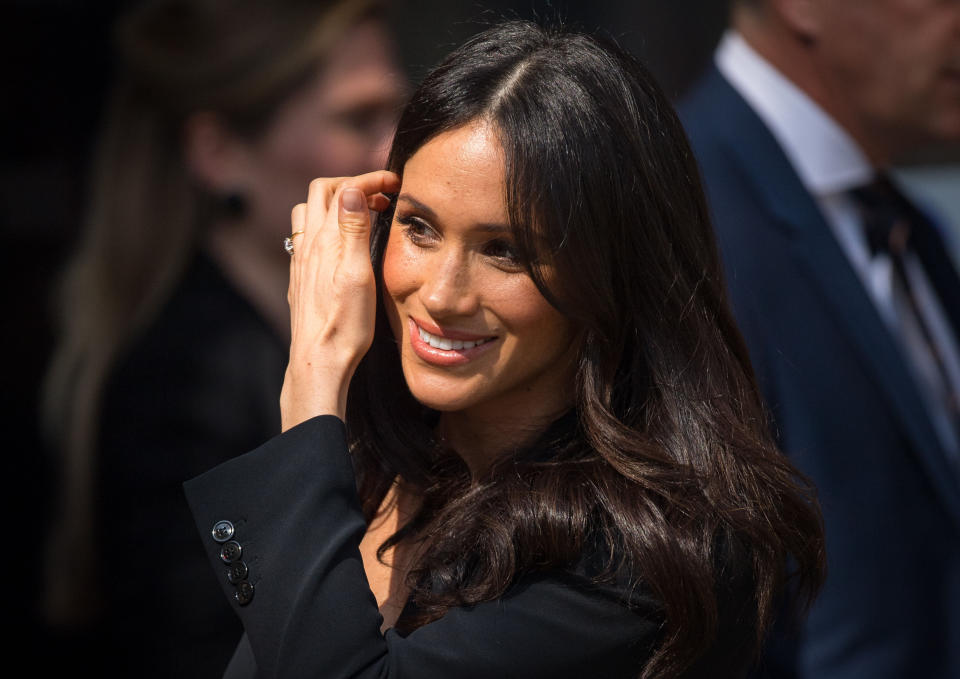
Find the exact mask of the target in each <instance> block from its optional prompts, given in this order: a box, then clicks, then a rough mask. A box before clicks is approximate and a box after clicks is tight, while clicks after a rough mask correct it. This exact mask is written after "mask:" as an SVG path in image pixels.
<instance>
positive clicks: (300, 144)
mask: <svg viewBox="0 0 960 679" xmlns="http://www.w3.org/2000/svg"><path fill="white" fill-rule="evenodd" d="M330 54H331V56H330V58H329V60H328V61H327V63H326V64H325V67H324V68H323V69H322V70H321V71H320V72H319V73H318V74H317V75H316V76H315V77H314V78H313V79H312V80H310V81H309V82H308V83H306V84H305V85H304V86H303V88H302V89H301V90H300V91H298V92H297V93H295V94H294V95H293V96H291V97H290V99H289V100H287V101H286V102H284V103H283V104H282V105H281V106H280V108H279V109H278V111H277V112H276V113H275V115H274V117H273V119H272V121H271V122H270V124H269V125H268V127H267V129H266V130H265V131H264V133H263V134H262V135H261V136H260V137H258V138H257V139H256V140H255V142H254V143H253V144H252V145H251V146H250V147H249V149H248V153H249V163H248V166H249V172H248V175H247V176H246V177H244V181H242V182H240V186H239V188H241V189H243V190H244V191H245V192H247V193H249V194H250V196H249V197H250V199H251V200H250V204H251V210H252V213H253V214H251V221H253V222H255V223H256V224H259V225H262V229H263V235H264V237H265V241H266V242H267V243H270V244H275V243H278V242H280V240H282V238H283V236H285V235H287V234H288V233H289V231H290V209H291V208H292V207H293V206H294V205H296V204H297V203H299V202H302V201H303V195H304V194H303V191H304V188H303V187H305V186H306V185H307V184H308V183H309V182H310V180H311V179H314V178H316V177H345V176H351V175H357V174H362V173H364V172H370V171H372V170H379V169H383V167H385V165H386V159H387V153H388V152H389V150H390V140H391V139H392V137H393V131H394V127H395V124H396V120H397V114H398V113H399V110H400V106H401V103H402V101H403V97H404V87H405V83H404V80H403V78H402V77H401V75H400V68H399V67H398V65H397V63H396V61H395V60H394V56H393V51H392V46H391V42H390V37H389V35H388V34H387V32H386V30H385V28H384V26H383V25H382V24H381V23H380V22H378V21H374V20H371V21H367V22H364V23H361V24H359V25H357V26H355V27H353V28H351V29H350V30H349V31H347V32H346V33H345V34H344V35H343V37H342V38H341V39H340V41H339V42H338V43H337V45H336V46H335V47H334V48H333V49H332V50H331V52H330ZM275 249H276V251H277V252H278V253H279V255H278V256H280V257H285V256H286V255H285V253H284V252H283V250H282V249H281V248H275Z"/></svg>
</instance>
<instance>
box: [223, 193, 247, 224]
mask: <svg viewBox="0 0 960 679" xmlns="http://www.w3.org/2000/svg"><path fill="white" fill-rule="evenodd" d="M221 203H222V210H223V214H224V216H226V217H230V218H231V219H240V218H241V217H243V216H244V215H246V214H247V207H248V206H247V197H246V196H245V195H243V193H242V192H240V191H229V192H228V193H227V194H226V195H225V196H223V198H222V199H221Z"/></svg>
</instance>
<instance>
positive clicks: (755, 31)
mask: <svg viewBox="0 0 960 679" xmlns="http://www.w3.org/2000/svg"><path fill="white" fill-rule="evenodd" d="M681 112H682V115H683V118H684V121H685V124H686V126H687V129H688V132H689V134H690V136H691V140H692V142H693V145H694V149H695V152H696V153H697V156H698V160H699V162H700V164H701V168H702V172H703V176H704V180H705V183H706V188H707V192H708V195H709V198H710V202H711V208H712V210H713V215H714V220H715V223H716V229H717V234H718V238H719V242H720V247H721V250H722V254H723V257H724V260H725V264H726V271H727V277H728V285H729V287H730V290H731V295H732V298H733V303H734V306H735V310H736V313H737V316H738V319H739V321H740V323H741V327H742V329H743V331H744V334H745V336H746V339H747V342H748V344H749V347H750V351H751V356H752V359H753V361H754V366H755V369H756V371H757V376H758V378H759V380H760V382H761V386H762V388H763V390H764V392H765V394H766V397H767V400H768V405H769V407H770V414H771V416H772V420H773V424H774V426H775V428H776V432H777V434H778V436H779V439H780V442H781V445H782V447H783V449H784V450H785V451H786V452H787V453H788V454H789V455H790V456H791V457H792V459H793V460H794V461H795V462H796V464H797V465H798V466H799V467H800V469H801V470H803V472H804V473H806V474H807V475H808V476H809V477H810V479H811V480H812V481H813V483H814V484H815V485H816V486H817V488H818V490H819V494H820V499H821V502H822V505H823V511H824V517H825V522H826V530H827V550H828V552H827V556H828V564H829V568H828V579H827V584H826V586H825V589H824V591H823V592H822V594H821V596H820V598H819V600H818V601H817V603H816V604H815V605H814V607H813V609H812V611H811V614H810V616H809V617H808V618H807V620H806V621H805V623H804V624H803V626H802V628H800V629H797V628H796V627H793V626H791V625H789V624H788V623H787V622H786V621H785V622H784V625H783V629H781V630H778V631H777V633H776V635H775V638H774V640H773V641H772V642H771V645H770V650H769V653H768V655H767V657H766V658H765V659H764V662H763V665H762V671H763V672H764V673H765V674H767V675H770V676H798V677H817V679H834V678H840V677H843V678H848V677H871V678H873V679H880V678H883V677H890V678H893V677H897V678H902V677H958V676H960V433H958V432H960V409H958V408H960V349H958V345H960V278H958V276H957V270H956V265H955V263H954V262H952V261H950V259H949V257H948V256H947V255H946V254H945V251H946V250H945V247H944V242H943V234H942V233H941V231H940V229H938V227H937V225H935V224H933V223H932V222H931V221H930V220H929V219H928V218H927V217H926V216H925V215H924V214H923V213H922V212H921V211H920V210H918V209H917V208H916V207H915V206H913V205H912V204H911V203H910V202H909V201H908V200H907V199H906V198H905V197H904V196H903V195H902V193H900V192H899V191H898V190H897V187H896V185H895V183H894V182H893V181H891V179H890V177H889V176H888V175H887V172H886V170H887V168H888V167H889V166H890V164H891V163H893V162H895V161H897V160H898V159H901V158H902V157H903V156H904V155H905V154H907V153H910V152H913V151H915V150H916V149H918V148H920V147H921V146H922V145H925V144H927V143H930V142H932V141H935V140H960V3H957V2H949V1H948V2H945V1H943V0H875V1H874V2H863V1H862V0H735V1H734V6H733V10H732V27H731V30H730V31H728V32H727V34H726V35H725V36H724V38H723V39H722V41H721V43H720V46H719V47H718V49H717V52H716V55H715V66H714V67H713V68H712V69H710V71H709V72H708V73H707V74H706V75H705V76H704V78H703V79H702V80H701V81H700V82H699V83H698V84H697V85H696V86H695V87H694V88H693V89H692V90H691V92H690V93H689V95H688V97H687V98H686V99H685V101H684V102H683V103H682V105H681Z"/></svg>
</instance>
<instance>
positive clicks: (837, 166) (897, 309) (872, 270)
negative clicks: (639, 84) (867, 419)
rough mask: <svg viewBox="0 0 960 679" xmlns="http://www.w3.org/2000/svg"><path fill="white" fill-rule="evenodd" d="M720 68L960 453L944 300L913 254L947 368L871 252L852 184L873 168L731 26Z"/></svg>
mask: <svg viewBox="0 0 960 679" xmlns="http://www.w3.org/2000/svg"><path fill="white" fill-rule="evenodd" d="M715 62H716V65H717V68H718V69H719V70H720V72H721V73H722V74H723V76H724V77H725V78H726V79H727V81H729V83H730V84H731V85H732V86H733V88H734V89H735V90H737V92H738V93H739V94H740V96H742V97H743V98H744V100H746V102H747V103H748V104H749V105H750V107H751V108H752V109H753V110H754V111H755V112H756V114H757V115H758V116H759V117H760V119H761V120H763V122H764V124H766V126H767V127H768V128H769V129H770V132H771V133H772V134H773V136H774V138H776V140H777V142H778V143H779V144H780V146H781V148H782V149H783V151H784V153H785V154H786V156H787V159H788V160H789V161H790V163H791V165H792V166H793V168H794V170H795V171H796V172H797V175H799V177H800V181H801V182H802V183H803V185H804V187H806V189H807V191H808V192H809V193H810V194H811V195H812V196H813V198H814V200H815V201H816V202H817V205H819V207H820V210H821V212H822V213H823V216H824V218H825V219H826V221H827V223H828V224H829V225H830V227H831V229H832V230H833V234H834V236H835V237H836V239H837V242H838V243H839V245H840V248H841V249H842V250H843V252H844V253H845V254H846V256H847V258H848V259H849V260H850V264H851V266H852V267H853V269H854V271H856V273H857V275H858V276H859V278H860V280H861V282H862V283H863V286H864V288H865V289H866V291H867V293H868V294H869V296H870V298H871V300H873V303H874V305H875V306H876V308H877V311H878V312H879V314H880V316H881V318H882V319H883V321H884V323H885V324H886V325H887V327H888V328H889V329H890V332H891V333H892V334H893V335H894V337H895V338H896V339H897V341H898V343H899V344H900V346H901V348H902V349H903V352H904V354H905V355H906V356H907V358H908V365H909V366H910V369H911V371H912V373H913V376H914V378H915V380H916V382H917V384H918V386H919V387H920V391H921V393H922V394H923V397H924V399H925V401H926V405H927V407H928V411H929V412H930V416H931V420H932V421H933V424H934V427H935V429H936V430H937V434H938V436H939V438H940V439H941V441H942V442H943V445H944V447H945V448H946V450H947V451H948V453H949V454H951V455H952V456H953V457H954V458H955V459H957V458H958V457H960V440H958V436H957V429H956V424H955V423H954V416H953V414H952V413H951V412H950V409H949V408H948V406H947V393H948V385H950V386H952V389H953V392H954V393H957V394H960V347H958V338H956V337H954V335H953V332H952V330H951V328H950V323H949V320H948V318H947V316H946V314H945V313H944V310H943V307H942V306H941V304H940V300H939V298H938V297H937V295H936V293H935V292H934V290H933V287H932V286H931V284H930V281H929V279H928V278H927V276H926V274H925V273H924V271H923V267H922V265H921V264H920V261H919V260H918V259H917V257H916V255H914V254H912V253H909V254H908V255H907V258H906V262H905V268H906V270H907V276H908V279H909V281H910V286H911V288H912V290H913V291H914V297H915V299H916V300H917V304H918V306H919V307H920V310H921V314H922V315H923V320H924V322H925V323H926V325H927V327H928V328H929V330H930V332H931V334H932V335H933V340H934V342H935V343H936V345H937V349H938V353H939V354H940V356H941V358H942V360H943V362H944V364H945V366H944V368H945V370H946V373H947V374H946V380H948V381H946V380H945V379H944V375H943V372H942V371H941V370H940V369H939V368H938V366H937V363H936V360H935V359H934V356H933V355H932V353H931V351H930V349H929V347H928V345H927V343H926V341H925V340H924V337H923V334H922V331H921V330H920V326H919V324H918V321H917V317H916V314H915V313H914V312H913V309H912V307H911V306H910V305H909V302H908V300H907V299H906V297H905V293H904V291H903V290H902V288H901V286H900V285H899V284H897V283H896V278H895V276H894V271H893V265H892V262H891V261H890V258H889V257H887V256H886V255H883V254H880V255H878V256H871V253H870V249H869V246H868V245H867V239H866V235H865V234H864V231H863V226H862V223H861V218H860V214H859V211H858V209H857V206H856V204H855V203H854V201H853V199H852V198H851V197H850V196H849V195H848V191H850V190H851V189H854V188H856V187H859V186H864V185H866V184H869V183H870V182H871V181H872V180H873V178H874V176H875V175H876V171H875V170H874V168H873V167H872V166H871V165H870V162H869V161H868V160H867V157H866V155H865V154H864V153H863V151H862V150H861V149H860V147H859V146H857V144H856V142H855V141H854V140H853V138H852V137H851V136H850V135H849V134H848V133H847V132H846V130H844V129H843V128H842V127H841V126H840V125H839V124H838V123H837V122H836V121H835V120H833V118H831V117H830V116H829V115H828V114H827V113H826V112H825V111H824V110H823V109H822V108H820V106H819V105H817V104H816V102H814V101H813V99H811V98H810V97H809V96H808V95H807V94H806V93H805V92H803V90H801V89H800V88H799V87H797V86H796V85H795V84H794V83H793V82H791V81H790V80H789V79H788V78H787V77H786V76H784V75H783V74H782V73H780V72H779V71H778V70H777V69H776V68H774V66H773V65H772V64H770V63H769V62H768V61H766V60H765V59H764V58H763V57H762V56H760V55H759V54H758V53H757V52H756V51H755V50H753V49H752V48H751V47H750V45H748V44H747V42H746V41H745V40H744V39H743V37H742V36H740V35H739V34H738V33H736V32H735V31H727V33H726V34H725V35H724V36H723V38H722V40H721V41H720V44H719V46H718V47H717V51H716V54H715Z"/></svg>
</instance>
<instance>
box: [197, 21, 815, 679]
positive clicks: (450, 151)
mask: <svg viewBox="0 0 960 679" xmlns="http://www.w3.org/2000/svg"><path fill="white" fill-rule="evenodd" d="M388 168H389V170H388V171H384V172H376V173H371V174H367V175H361V176H358V177H352V178H346V179H344V178H341V179H320V180H316V181H314V182H313V183H312V184H311V186H310V190H309V194H308V198H307V202H306V203H305V204H301V205H298V206H297V207H296V208H295V209H294V211H293V218H292V230H293V232H300V235H298V236H297V244H296V250H295V253H294V255H293V259H292V262H291V285H290V292H289V300H290V303H291V320H292V342H291V351H290V362H289V365H288V368H287V373H286V379H285V381H284V387H283V394H282V397H281V412H282V418H283V427H284V430H285V432H284V433H283V434H282V435H280V436H279V437H277V438H275V439H273V440H271V441H270V442H269V443H267V444H266V445H265V446H263V447H261V448H259V449H257V450H255V451H253V452H252V453H249V454H247V455H245V456H242V457H240V458H237V459H236V460H234V461H232V462H231V463H228V464H227V465H223V466H221V467H218V468H216V469H214V470H212V471H210V472H208V473H207V474H205V475H203V476H201V477H199V478H197V479H194V480H193V481H191V482H189V483H188V484H187V485H186V488H187V496H188V499H189V501H190V503H191V506H192V509H193V511H194V516H195V519H196V521H197V525H198V526H199V527H200V529H201V532H202V533H203V534H205V535H207V536H209V535H210V530H211V527H213V534H212V539H210V537H207V538H206V539H207V542H208V545H209V555H210V559H211V561H212V562H213V563H214V565H215V567H216V568H222V567H223V561H224V560H226V561H229V562H230V563H232V564H233V563H237V562H239V563H242V564H243V568H240V569H239V570H240V572H241V573H242V577H239V578H237V577H231V578H228V579H225V580H224V584H223V586H224V588H225V591H226V592H227V594H228V595H229V596H231V597H232V599H233V601H234V603H235V606H236V610H237V612H238V614H239V616H240V618H241V620H242V621H243V623H244V627H245V630H246V634H245V636H244V638H243V640H242V641H241V644H240V645H239V646H238V649H237V653H236V655H235V656H234V659H233V661H232V663H231V665H230V667H229V668H228V671H227V675H228V676H230V677H250V676H254V675H256V676H270V677H304V676H316V677H320V676H342V677H363V678H366V677H371V678H372V677H401V678H402V677H418V678H431V677H450V676H458V677H476V678H481V677H484V678H486V677H505V676H517V677H545V678H546V677H550V678H551V679H556V678H557V677H586V676H590V677H638V676H642V677H681V676H682V677H700V676H703V677H707V676H708V677H733V676H742V675H743V674H744V673H746V672H747V670H748V669H749V667H750V666H751V663H752V661H753V660H754V659H755V656H756V652H757V649H758V647H759V643H760V641H761V639H762V638H763V636H764V634H765V631H766V630H767V628H768V626H769V623H770V622H771V619H772V617H773V604H774V602H776V601H779V600H780V599H781V596H782V595H785V594H786V593H787V583H788V581H791V580H792V581H791V582H790V589H789V593H790V596H791V597H793V598H795V599H796V601H797V602H798V603H801V604H802V603H804V602H806V601H809V600H810V599H811V598H812V597H813V596H814V594H815V593H816V591H817V589H818V587H819V584H820V582H821V580H822V577H823V570H822V569H823V566H822V563H823V561H822V560H823V554H822V550H823V534H822V528H821V524H820V518H819V512H818V509H817V505H816V500H815V498H814V497H813V493H812V490H811V489H810V488H809V487H808V486H807V485H806V484H805V483H804V482H803V480H802V479H800V478H798V475H797V474H796V472H795V471H794V469H793V468H792V467H791V466H790V464H789V463H788V462H787V461H786V459H785V458H784V457H783V456H782V455H781V454H780V453H779V451H777V449H776V448H775V446H774V444H773V442H772V439H771V437H770V435H769V433H768V431H767V429H766V426H765V424H764V422H765V420H764V413H763V408H762V405H761V402H760V397H759V396H758V392H757V388H756V385H755V382H754V378H753V375H752V371H751V368H750V363H749V360H748V357H747V354H746V351H745V349H744V346H743V342H742V339H741V337H740V334H739V332H738V331H737V328H736V326H735V325H734V322H733V320H732V316H731V314H730V311H729V309H728V307H727V302H726V297H725V293H724V288H723V281H722V277H721V272H720V265H719V263H718V257H717V252H716V248H715V245H714V242H713V239H712V235H711V228H710V224H709V220H708V218H707V210H706V207H705V205H704V200H703V196H702V193H701V189H700V185H699V181H698V178H697V176H698V175H697V170H696V167H695V165H694V164H693V161H692V159H691V155H690V151H689V148H688V146H687V142H686V139H685V137H684V135H683V132H682V130H681V128H680V126H679V123H678V122H677V119H676V117H675V115H674V113H673V111H672V110H671V108H670V106H669V104H668V103H667V101H666V99H665V98H664V96H663V95H662V93H661V92H660V90H659V89H658V88H657V87H656V85H655V84H654V83H653V81H652V78H651V77H650V75H649V74H648V73H647V71H646V70H645V69H644V68H643V67H642V66H640V65H639V64H638V63H636V62H635V61H634V60H633V59H632V58H631V57H630V56H628V55H626V54H625V53H623V52H621V51H620V50H619V49H618V48H616V47H615V46H612V45H604V44H602V43H600V42H599V41H597V40H595V39H593V38H590V37H588V36H584V35H579V34H572V33H566V32H563V31H555V30H546V29H542V28H539V27H537V26H534V25H531V24H526V23H508V24H504V25H502V26H498V27H495V28H492V29H489V30H488V31H486V32H484V33H482V34H480V35H478V36H477V37H475V38H474V39H472V40H471V41H470V42H468V43H467V44H466V45H464V46H463V47H461V48H460V49H459V50H457V51H456V52H454V53H453V54H452V55H451V56H450V57H448V58H447V60H446V61H444V63H442V64H441V65H440V66H439V67H437V69H436V70H435V71H434V72H433V73H432V74H430V75H429V76H428V77H427V78H426V79H425V81H424V82H423V83H422V84H421V86H420V87H419V88H418V90H417V91H416V92H415V93H414V95H413V98H412V99H411V101H410V103H409V104H408V105H407V107H406V109H405V111H404V113H403V115H402V117H401V120H400V123H399V126H398V130H397V134H396V136H395V138H394V142H393V147H392V150H391V154H390V159H389V161H388ZM365 207H369V208H371V209H374V210H376V211H379V212H380V213H381V214H380V216H379V218H378V220H377V221H376V223H375V224H374V225H373V228H372V231H371V228H370V217H369V213H368V211H367V210H366V209H364V208H365ZM371 260H372V261H371ZM344 422H345V423H346V426H344ZM225 523H229V526H230V535H231V536H232V537H233V539H234V540H235V542H236V546H235V547H232V548H231V549H229V550H225V549H224V548H223V547H222V546H221V543H222V542H223V539H222V531H221V532H219V533H218V531H217V528H216V527H217V526H223V525H224V524H225ZM228 544H230V543H228ZM241 554H242V555H243V556H242V557H241ZM241 559H242V560H241ZM791 563H792V564H793V566H794V567H793V568H792V569H791V568H789V567H788V564H791ZM230 568H231V569H233V568H235V566H231V567H230ZM231 572H232V570H231ZM254 592H255V593H256V596H254Z"/></svg>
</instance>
